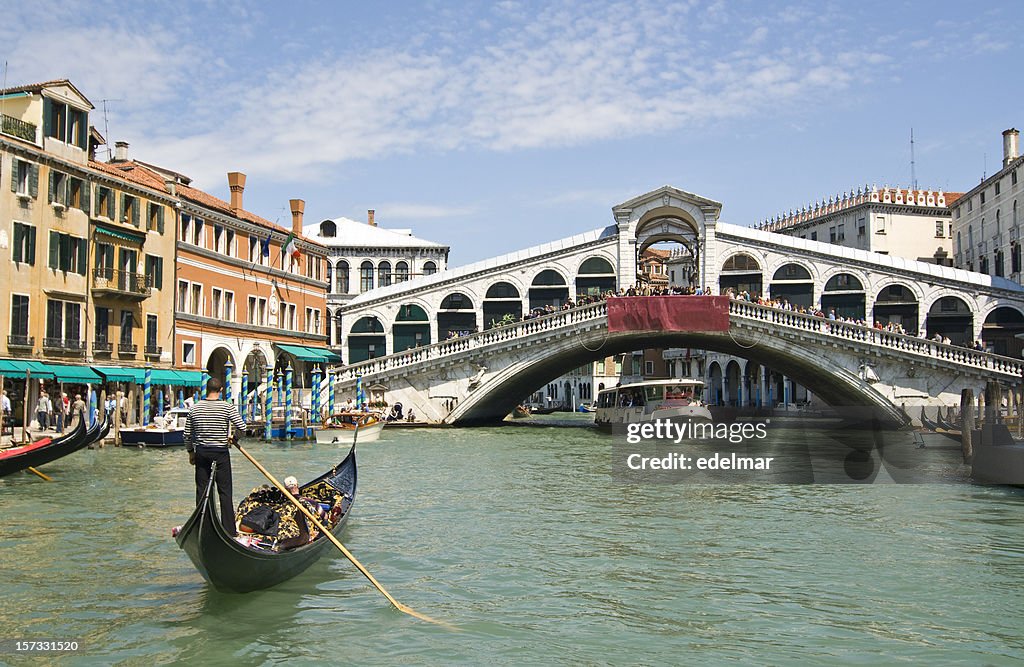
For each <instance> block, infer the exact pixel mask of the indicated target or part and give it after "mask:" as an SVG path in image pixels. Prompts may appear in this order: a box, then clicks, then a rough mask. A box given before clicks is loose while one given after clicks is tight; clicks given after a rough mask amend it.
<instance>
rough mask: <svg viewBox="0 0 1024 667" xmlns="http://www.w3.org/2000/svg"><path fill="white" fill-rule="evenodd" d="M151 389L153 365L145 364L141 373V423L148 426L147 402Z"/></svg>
mask: <svg viewBox="0 0 1024 667" xmlns="http://www.w3.org/2000/svg"><path fill="white" fill-rule="evenodd" d="M152 390H153V367H152V366H146V370H145V371H143V373H142V425H143V426H149V402H150V399H151V398H152V397H151V395H150V393H151V392H152Z"/></svg>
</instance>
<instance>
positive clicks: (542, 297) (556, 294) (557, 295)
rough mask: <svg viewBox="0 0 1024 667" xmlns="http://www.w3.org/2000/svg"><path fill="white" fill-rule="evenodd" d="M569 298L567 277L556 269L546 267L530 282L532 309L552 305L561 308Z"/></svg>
mask: <svg viewBox="0 0 1024 667" xmlns="http://www.w3.org/2000/svg"><path fill="white" fill-rule="evenodd" d="M568 299H569V286H568V285H567V284H566V282H565V277H564V276H563V275H562V274H561V273H559V272H558V271H555V270H554V269H544V270H543V271H541V272H540V273H538V274H537V275H536V276H535V277H534V279H533V282H532V283H531V284H530V310H531V311H533V310H535V309H537V308H541V309H543V308H545V307H547V306H552V307H554V308H556V309H557V308H561V307H562V304H564V303H565V302H566V301H568Z"/></svg>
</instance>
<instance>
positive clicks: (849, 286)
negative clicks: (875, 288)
mask: <svg viewBox="0 0 1024 667" xmlns="http://www.w3.org/2000/svg"><path fill="white" fill-rule="evenodd" d="M865 298H866V297H865V294H864V285H863V284H861V282H860V279H858V278H857V276H854V275H852V274H849V273H837V274H836V275H834V276H832V277H831V278H829V279H828V282H826V283H825V291H824V293H823V294H822V295H821V310H822V311H823V312H824V313H825V317H828V315H829V311H832V310H834V311H835V313H836V317H837V318H852V319H855V320H863V319H864V315H865V305H866V302H865Z"/></svg>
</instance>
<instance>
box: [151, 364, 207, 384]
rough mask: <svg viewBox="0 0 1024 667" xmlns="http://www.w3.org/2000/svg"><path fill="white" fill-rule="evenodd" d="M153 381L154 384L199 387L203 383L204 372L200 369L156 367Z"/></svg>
mask: <svg viewBox="0 0 1024 667" xmlns="http://www.w3.org/2000/svg"><path fill="white" fill-rule="evenodd" d="M143 382H145V379H143ZM151 382H152V383H153V384H170V385H174V386H175V387H199V386H202V384H203V374H202V373H200V372H198V371H179V370H176V369H168V368H154V369H153V375H152V378H151Z"/></svg>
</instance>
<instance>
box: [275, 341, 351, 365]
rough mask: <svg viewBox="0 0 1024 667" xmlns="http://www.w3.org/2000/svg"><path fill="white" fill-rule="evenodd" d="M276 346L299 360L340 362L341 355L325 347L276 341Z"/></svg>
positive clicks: (324, 362) (321, 362) (323, 362)
mask: <svg viewBox="0 0 1024 667" xmlns="http://www.w3.org/2000/svg"><path fill="white" fill-rule="evenodd" d="M277 348H278V349H279V350H281V351H282V352H287V353H288V354H290V355H292V356H293V357H295V358H296V359H299V360H300V361H313V362H316V363H320V364H340V363H341V357H339V356H338V355H337V354H336V353H334V352H332V351H330V350H328V349H327V348H326V347H307V346H305V345H284V344H282V343H277Z"/></svg>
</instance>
